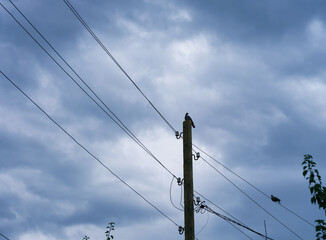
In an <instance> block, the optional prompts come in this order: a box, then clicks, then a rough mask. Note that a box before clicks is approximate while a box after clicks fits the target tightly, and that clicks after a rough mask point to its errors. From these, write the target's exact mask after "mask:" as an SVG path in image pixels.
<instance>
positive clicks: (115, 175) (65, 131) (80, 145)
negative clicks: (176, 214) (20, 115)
mask: <svg viewBox="0 0 326 240" xmlns="http://www.w3.org/2000/svg"><path fill="white" fill-rule="evenodd" d="M0 4H1V3H0ZM0 73H1V74H2V75H3V76H4V77H5V78H6V79H7V80H8V81H9V82H10V83H11V84H12V85H13V86H14V87H15V88H16V89H18V90H19V91H20V92H21V93H22V94H23V95H24V96H25V97H26V98H27V99H28V100H29V101H30V102H32V103H33V104H34V105H35V106H36V107H37V108H38V109H39V110H40V111H41V112H43V114H45V115H46V116H47V117H48V118H49V119H50V120H51V121H52V122H53V123H54V124H55V125H57V127H59V128H60V129H61V130H62V131H63V132H64V133H65V134H66V135H67V136H68V137H70V139H71V140H73V141H74V142H75V143H76V144H77V145H78V146H79V147H81V148H82V149H83V150H84V151H85V152H86V153H88V154H89V155H90V156H91V157H92V158H94V159H95V160H96V161H97V162H98V163H99V164H100V165H102V166H103V167H104V168H105V169H106V170H108V171H109V172H110V173H111V174H112V175H113V176H114V177H116V178H117V179H118V180H119V181H120V182H122V183H123V184H124V185H125V186H127V187H128V188H129V189H131V190H132V191H133V192H134V193H136V194H137V195H138V196H139V197H141V198H142V199H143V200H144V201H145V202H147V203H148V204H149V205H150V206H152V207H153V208H154V209H155V210H156V211H158V212H159V213H160V214H161V215H162V216H164V217H165V218H166V219H168V220H169V221H170V222H172V223H173V224H174V225H176V226H177V227H180V226H179V225H178V224H177V223H176V222H175V221H173V220H172V219H171V218H170V217H168V216H167V215H166V214H165V213H163V212H162V211H161V210H160V209H159V208H157V207H156V206H155V205H154V204H153V203H151V202H150V201H149V200H147V199H146V198H145V197H144V196H142V195H141V194H140V193H139V192H137V191H136V190H135V189H134V188H133V187H131V186H130V185H129V184H128V183H127V182H125V181H124V180H123V179H122V178H120V177H119V176H118V175H117V174H116V173H114V172H113V171H112V170H111V169H110V168H109V167H108V166H106V165H105V164H104V163H103V162H102V161H101V160H100V159H99V158H98V157H96V156H95V155H94V154H93V153H91V152H90V151H89V150H88V149H87V148H86V147H84V146H83V145H82V144H81V143H80V142H79V141H78V140H77V139H76V138H74V137H73V136H72V135H71V134H70V133H69V132H68V131H67V130H65V129H64V128H63V127H62V126H61V125H60V124H59V123H58V122H56V121H55V120H54V119H53V118H52V117H51V116H50V115H49V114H48V113H47V112H45V110H43V108H41V107H40V106H39V105H38V104H37V103H36V102H34V101H33V99H31V98H30V97H29V96H28V95H27V94H26V93H25V92H24V91H23V90H22V89H21V88H20V87H19V86H18V85H16V84H15V83H14V82H13V81H12V80H11V79H10V78H9V77H7V75H5V74H4V73H3V72H2V71H1V70H0Z"/></svg>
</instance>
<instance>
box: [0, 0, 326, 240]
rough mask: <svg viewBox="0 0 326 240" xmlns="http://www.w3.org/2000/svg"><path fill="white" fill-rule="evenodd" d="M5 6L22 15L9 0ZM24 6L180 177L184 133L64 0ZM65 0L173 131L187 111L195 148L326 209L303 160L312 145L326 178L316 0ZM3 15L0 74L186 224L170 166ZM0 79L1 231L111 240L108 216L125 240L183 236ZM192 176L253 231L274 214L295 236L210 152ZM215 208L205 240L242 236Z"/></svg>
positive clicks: (291, 199)
mask: <svg viewBox="0 0 326 240" xmlns="http://www.w3.org/2000/svg"><path fill="white" fill-rule="evenodd" d="M3 4H5V5H6V6H7V7H8V8H9V9H10V10H11V11H12V12H13V13H14V14H15V16H17V17H18V16H19V15H18V14H17V12H16V11H15V10H14V8H13V7H11V6H10V4H9V2H5V3H3ZM15 4H17V6H19V7H20V8H21V10H22V11H23V12H24V14H26V16H27V17H29V18H30V20H31V21H32V22H33V23H34V24H35V26H36V27H37V28H38V29H39V30H40V31H41V32H42V33H43V34H44V36H45V37H47V39H48V40H49V41H50V42H51V43H53V46H54V47H56V48H57V50H58V51H59V52H60V53H62V55H63V56H64V57H65V58H66V60H68V62H69V63H71V65H72V66H73V67H74V69H75V70H76V71H78V73H80V75H81V76H82V77H83V79H84V80H86V81H87V82H88V83H89V85H90V86H91V87H92V88H93V89H94V90H95V91H96V92H97V93H98V94H99V95H100V96H101V97H102V98H103V99H104V101H105V103H107V104H108V106H109V107H110V108H111V109H112V110H113V111H114V112H115V113H116V114H117V115H118V116H119V117H120V119H121V120H122V121H123V122H124V123H125V124H126V125H127V126H128V127H129V128H130V129H131V130H132V131H133V132H134V133H135V134H136V135H137V136H140V139H141V140H142V141H144V142H145V143H146V145H149V146H150V150H151V151H153V153H154V154H155V155H156V154H157V155H158V158H159V159H160V160H161V161H162V162H163V163H164V164H166V165H167V166H168V167H169V168H170V169H171V170H172V172H176V173H180V172H182V170H181V169H182V155H181V154H182V150H181V149H182V145H181V142H180V141H181V140H175V138H174V134H173V132H172V131H171V129H169V127H168V126H167V125H165V123H164V121H163V120H162V119H161V118H160V117H159V116H158V115H157V113H156V112H155V111H154V110H153V109H152V108H151V106H149V104H148V102H147V101H146V100H144V99H143V97H142V96H141V94H140V93H139V92H138V91H137V90H136V89H135V88H134V86H133V84H132V83H131V82H130V81H129V80H128V79H126V77H125V76H124V75H123V74H122V73H121V71H120V70H119V69H118V68H117V67H116V66H115V65H114V64H113V62H112V60H111V59H109V57H108V56H106V55H105V53H103V51H102V50H101V49H100V48H99V47H98V45H97V44H96V42H95V41H94V40H93V39H92V38H91V36H90V35H89V34H88V33H87V31H86V30H85V29H84V28H83V26H82V25H81V24H80V23H79V22H78V21H77V19H76V18H75V17H74V16H73V15H72V14H71V12H70V10H69V9H68V8H67V7H66V6H65V4H64V2H63V1H15ZM72 4H73V5H74V7H75V8H76V9H77V10H78V11H79V13H80V14H81V15H82V16H83V17H84V19H85V21H86V22H87V23H88V24H89V26H90V27H91V28H92V29H93V30H94V32H96V34H97V35H98V36H99V37H100V38H101V40H102V41H103V43H104V44H105V45H106V46H107V47H108V49H109V50H110V51H111V52H112V53H113V55H114V56H115V57H116V58H117V59H118V61H119V62H120V63H121V65H122V66H123V67H124V68H125V69H126V71H127V72H128V73H129V74H130V75H131V76H132V78H133V79H134V80H135V82H136V83H137V84H138V86H140V88H141V89H142V90H143V91H144V92H145V93H146V94H147V96H148V97H149V99H151V100H152V102H153V103H154V104H155V106H156V107H158V109H159V110H160V111H161V112H162V113H163V115H164V116H165V117H166V118H167V119H168V121H170V122H171V123H172V125H173V126H174V127H175V128H177V130H181V127H182V120H183V117H184V113H185V112H190V115H191V116H192V118H193V120H194V121H195V124H196V129H194V131H193V137H194V143H196V144H198V145H199V146H201V145H203V146H204V148H205V149H206V148H207V149H208V152H209V153H211V152H213V153H214V156H215V157H216V158H217V159H218V160H221V161H222V162H223V163H225V164H226V165H227V166H229V167H231V168H232V169H234V170H235V171H236V172H239V173H241V176H243V177H244V178H246V179H249V180H250V181H251V182H253V183H254V184H255V185H257V186H258V187H259V188H262V189H263V190H264V191H266V192H267V193H268V194H274V195H275V196H278V197H280V198H281V199H282V203H284V204H285V205H286V206H290V207H291V209H292V210H294V211H296V212H298V213H299V214H300V215H303V216H305V217H307V218H309V221H313V219H315V218H316V216H319V215H318V212H319V211H317V210H316V209H315V206H311V205H310V200H309V197H310V196H309V189H308V188H307V182H305V180H304V178H303V177H302V176H301V166H300V164H301V162H302V157H303V154H305V153H307V152H310V153H312V154H313V155H315V156H316V159H317V161H318V164H317V166H318V167H319V168H320V172H321V174H322V176H325V174H324V172H325V163H324V162H323V158H324V157H325V150H324V147H323V142H324V141H323V139H324V135H325V128H324V124H323V122H324V120H325V114H324V112H325V110H326V106H325V101H324V96H325V94H326V91H325V89H326V88H325V85H324V82H325V81H324V75H325V71H324V66H323V65H324V64H323V62H324V53H325V48H324V47H323V46H324V43H325V36H326V34H325V33H326V27H325V21H324V20H325V14H324V10H325V4H324V3H323V2H322V1H316V2H314V3H313V4H312V3H311V2H307V1H295V2H294V1H264V2H258V1H214V2H212V1H205V2H203V1H182V2H180V1H178V2H176V1H162V2H161V1H141V2H140V1H123V3H122V2H121V1H100V0H96V1H92V3H90V2H89V1H72ZM0 10H1V11H0V19H1V22H0V25H1V29H0V31H1V33H0V50H1V54H2V57H1V59H0V66H1V70H2V71H4V72H6V73H7V74H8V76H9V77H11V78H12V79H13V80H14V81H15V82H17V83H18V84H19V85H20V86H21V87H22V88H23V89H24V90H25V91H26V92H27V93H28V94H29V95H31V97H32V98H33V99H34V100H35V101H36V102H37V103H39V104H40V106H42V107H43V108H44V110H46V111H47V112H49V114H50V115H51V116H53V117H54V118H55V119H56V120H57V121H58V122H59V123H60V124H62V126H63V127H64V128H65V129H67V130H68V131H69V132H70V133H71V134H72V135H73V136H75V137H76V138H77V139H78V140H79V141H80V142H81V143H82V144H84V145H85V147H87V149H89V150H90V151H91V152H92V153H94V154H95V155H96V156H98V157H99V158H100V159H101V160H103V161H104V162H105V163H106V164H108V166H109V167H111V168H112V170H114V171H115V172H116V173H117V174H118V175H119V176H121V177H122V178H123V179H125V180H126V181H127V182H128V183H130V184H131V185H132V186H133V187H134V188H135V189H137V190H138V191H139V192H140V193H141V194H143V195H144V196H146V198H147V199H149V200H150V201H151V202H153V203H154V204H155V205H156V206H158V207H159V209H161V210H163V212H164V213H166V214H167V215H168V216H169V217H171V218H172V219H174V220H175V221H177V222H178V224H179V223H180V224H181V225H182V222H183V220H182V217H183V213H182V212H179V211H177V210H175V209H174V208H173V207H172V206H171V204H170V202H169V186H170V185H169V184H170V181H171V179H170V175H169V174H168V173H166V172H165V171H164V169H162V168H161V166H160V165H159V164H158V163H157V162H155V160H153V159H151V158H150V157H148V156H147V155H146V154H144V151H143V150H142V149H139V147H138V146H137V145H136V144H134V142H133V141H132V140H131V139H130V138H129V137H128V136H127V135H125V133H124V132H123V131H122V130H121V129H119V128H117V127H116V125H115V124H114V123H113V122H112V121H111V120H110V119H109V118H108V117H107V116H106V115H105V114H104V113H103V112H102V111H101V110H100V109H98V107H97V106H96V105H95V104H94V103H93V102H91V101H90V100H89V98H88V97H87V96H85V94H84V93H83V92H82V91H81V90H80V89H78V88H77V87H76V86H75V84H74V83H73V82H71V80H70V79H69V77H67V76H66V75H65V74H64V73H63V72H62V71H61V70H60V69H59V68H58V67H57V66H56V64H54V63H53V62H52V60H51V59H50V58H49V57H48V56H47V55H46V54H45V53H44V52H43V51H42V50H41V49H39V47H38V46H37V45H36V44H35V43H34V42H33V41H32V40H31V39H30V38H29V36H27V35H26V33H24V31H23V30H22V29H20V27H19V26H18V25H17V24H16V23H15V22H14V21H13V20H12V18H11V17H10V16H9V15H8V14H7V13H6V12H5V11H3V9H0ZM18 19H19V20H20V21H22V22H24V21H23V19H22V18H21V17H18ZM24 26H28V25H27V24H26V23H24ZM28 29H29V30H31V28H30V27H28ZM31 32H33V31H31ZM33 34H34V32H33ZM35 36H36V35H35ZM38 39H39V37H38ZM40 42H41V43H42V44H43V41H40ZM46 48H47V49H49V48H48V47H47V46H46ZM51 53H52V51H51ZM56 59H57V57H56ZM60 63H61V61H60ZM69 72H70V71H69ZM0 78H1V81H0V113H1V118H0V121H1V122H0V123H1V125H0V144H1V148H0V154H1V159H0V164H1V168H0V180H1V181H0V184H1V188H0V203H1V206H4V208H1V209H0V212H1V213H2V214H1V216H0V232H2V233H4V234H6V235H8V236H9V237H10V238H17V239H21V240H30V239H36V238H37V237H38V238H39V239H42V240H43V239H44V240H52V239H57V238H69V239H74V240H75V239H76V240H77V239H81V238H82V237H83V236H84V235H85V234H89V235H91V236H92V234H102V235H103V232H104V228H105V227H103V229H100V228H101V226H105V224H106V223H107V222H108V221H115V222H116V223H117V224H118V226H117V232H118V231H119V230H120V231H119V232H118V233H117V234H119V233H120V234H121V236H124V237H125V238H126V239H129V238H131V237H135V236H140V235H141V236H142V237H143V239H153V238H155V239H160V238H163V237H164V238H166V236H169V238H171V239H181V238H183V236H179V235H178V232H177V229H176V227H175V225H174V224H171V222H170V221H169V220H167V219H166V218H164V217H163V216H162V215H160V214H159V213H158V212H157V211H156V210H155V209H153V208H152V207H151V206H149V205H148V204H147V203H146V202H144V201H143V200H142V199H140V198H139V197H138V196H137V195H136V194H134V193H133V192H132V191H130V189H128V188H127V187H126V186H124V185H123V184H122V183H121V182H119V181H118V180H117V179H115V178H114V177H113V176H112V175H111V174H109V172H107V171H106V170H105V169H103V168H102V167H101V166H100V165H99V164H98V163H97V162H96V161H94V159H92V157H90V156H89V155H88V154H87V153H85V152H84V151H83V150H81V148H80V147H79V146H77V145H75V143H74V142H72V141H71V139H69V137H68V136H66V135H65V134H64V133H63V132H62V131H61V130H59V129H58V128H57V126H55V125H54V124H53V123H52V122H50V121H49V120H48V119H47V118H46V117H45V116H44V115H43V114H42V113H41V112H40V111H39V110H38V109H36V108H35V106H33V105H32V104H31V103H30V102H28V100H27V99H26V98H24V97H23V96H22V95H21V94H20V93H19V92H18V91H17V90H16V89H14V88H13V87H12V86H11V85H10V83H8V82H7V81H6V80H5V79H4V78H3V77H2V76H0ZM76 79H77V78H76ZM87 91H88V90H87ZM174 141H179V142H177V143H176V142H174ZM179 144H180V146H179ZM152 149H153V150H152ZM214 164H215V163H214ZM214 166H215V165H214ZM216 166H217V167H219V165H216ZM222 171H224V170H223V169H222ZM226 172H227V171H226ZM176 173H175V174H176ZM223 173H225V172H223ZM225 174H226V175H227V176H228V177H230V178H231V179H232V180H233V181H235V183H236V184H238V185H239V186H241V187H242V188H243V189H245V191H247V192H248V193H249V194H250V195H251V196H253V197H254V198H255V199H257V201H259V202H261V203H262V204H263V205H264V206H265V207H266V208H268V209H269V210H271V211H272V212H273V213H275V214H276V215H277V216H279V217H281V218H282V221H283V220H284V222H289V224H290V226H291V228H293V229H296V230H298V233H299V234H300V235H302V236H303V238H304V239H309V238H311V236H312V235H313V228H311V229H310V230H307V231H306V230H305V229H306V227H307V226H305V225H304V223H302V222H300V221H301V220H298V219H295V218H294V217H293V216H289V215H286V214H285V213H284V211H282V209H280V208H278V206H277V205H275V204H274V203H273V202H271V201H270V199H266V198H265V196H260V195H259V194H260V193H257V192H255V191H254V190H253V189H251V188H250V187H249V186H247V185H246V184H244V183H243V182H241V181H239V179H237V178H235V177H234V176H233V175H232V174H230V173H228V172H227V173H225ZM177 175H179V174H177ZM167 176H168V177H167ZM195 176H196V179H195V182H196V189H197V190H199V191H200V192H202V191H203V192H204V193H205V194H207V195H208V196H209V198H210V199H212V200H213V201H216V203H217V204H218V205H220V206H221V207H224V208H226V210H228V211H230V212H232V214H234V215H235V216H236V217H239V218H240V219H241V220H243V221H244V222H245V223H247V224H248V225H249V226H251V227H255V228H256V229H257V230H258V231H260V232H264V229H263V220H264V219H267V222H268V232H269V233H271V236H273V237H275V238H284V239H285V238H287V239H289V238H290V239H292V238H293V237H294V236H293V235H291V233H289V232H287V231H286V229H284V228H283V227H282V226H280V225H278V223H277V222H276V221H275V220H274V219H272V218H271V217H270V216H268V214H266V213H264V212H263V211H261V210H257V207H256V206H255V204H253V203H252V202H251V201H250V200H249V199H248V198H246V197H245V196H244V195H243V194H241V192H239V191H238V190H237V189H236V188H234V187H233V186H231V185H230V183H229V182H228V181H227V180H225V179H224V178H223V177H221V176H220V175H219V174H218V173H217V172H216V171H214V170H213V169H211V168H209V167H207V165H205V164H204V163H203V162H202V161H197V162H196V165H195ZM167 178H168V179H167ZM177 187H178V186H176V185H175V186H173V189H174V190H173V191H172V198H173V199H174V201H175V202H176V203H178V202H179V201H180V191H179V190H180V189H179V188H177ZM298 199H299V200H298ZM313 209H315V210H313ZM210 218H211V220H210V221H209V224H208V227H207V228H206V229H205V230H204V231H203V232H202V233H201V234H200V235H198V238H199V239H211V238H214V236H216V234H217V233H218V234H220V235H221V237H223V238H229V239H232V238H236V239H238V238H239V236H241V237H242V236H243V235H241V233H239V232H237V231H235V230H234V229H233V228H232V227H230V228H229V229H227V228H226V226H228V225H227V223H225V222H223V221H221V220H220V219H218V218H215V217H214V216H211V217H210ZM196 219H200V220H199V222H198V224H197V225H196V229H197V230H198V229H199V228H200V226H203V225H204V223H205V221H206V218H203V217H202V216H198V215H196ZM1 226H4V229H2V228H1ZM85 226H88V227H89V229H92V231H91V232H87V231H88V230H89V229H88V228H86V227H85ZM149 226H150V227H149ZM149 228H153V229H149ZM163 230H164V234H161V231H163ZM157 232H160V236H157ZM46 234H47V235H46ZM102 235H101V236H102Z"/></svg>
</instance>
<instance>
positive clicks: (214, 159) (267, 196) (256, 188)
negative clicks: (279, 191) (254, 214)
mask: <svg viewBox="0 0 326 240" xmlns="http://www.w3.org/2000/svg"><path fill="white" fill-rule="evenodd" d="M193 146H194V147H195V148H196V149H198V150H199V151H201V152H202V153H204V154H205V155H206V156H207V157H209V158H210V159H212V160H213V161H214V162H216V163H218V164H219V165H221V166H222V167H223V168H225V169H226V170H228V171H229V172H231V173H232V174H233V175H235V176H236V177H238V178H239V179H241V180H242V181H244V182H245V183H247V184H248V185H249V186H251V187H252V188H254V189H255V190H257V191H258V192H260V193H261V194H262V195H264V196H265V197H266V198H268V199H269V200H271V198H270V195H268V194H266V193H265V192H263V191H262V190H260V189H259V188H258V187H256V186H255V185H253V184H252V183H250V182H249V181H247V180H246V179H244V178H243V177H241V176H240V175H239V174H237V173H236V172H234V171H232V170H231V169H230V168H228V167H227V166H225V165H224V164H223V163H221V162H220V161H218V160H217V159H216V158H214V157H212V156H211V155H210V154H208V153H207V152H205V151H204V150H202V149H200V148H199V147H198V146H196V145H195V144H193ZM279 205H280V206H281V207H283V208H284V209H285V210H287V211H288V212H290V213H292V214H293V215H295V216H296V217H298V218H300V219H301V220H302V221H304V222H306V223H307V224H309V225H311V226H313V227H315V225H313V224H312V223H311V222H309V221H308V220H306V219H304V218H303V217H301V216H300V215H298V214H297V213H295V212H294V211H292V210H290V209H289V208H287V207H285V206H284V205H283V204H279Z"/></svg>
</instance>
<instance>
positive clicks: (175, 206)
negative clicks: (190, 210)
mask: <svg viewBox="0 0 326 240" xmlns="http://www.w3.org/2000/svg"><path fill="white" fill-rule="evenodd" d="M173 180H174V177H172V181H171V184H170V202H171V204H172V205H173V207H174V208H176V209H178V210H179V211H182V212H183V211H184V210H183V209H181V208H178V207H177V206H175V205H174V203H173V201H172V184H173Z"/></svg>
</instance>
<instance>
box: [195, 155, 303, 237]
mask: <svg viewBox="0 0 326 240" xmlns="http://www.w3.org/2000/svg"><path fill="white" fill-rule="evenodd" d="M201 158H202V159H203V161H204V162H206V163H207V164H208V165H209V166H211V167H212V168H213V169H214V170H215V171H216V172H217V173H219V174H220V175H221V176H222V177H223V178H225V179H226V180H227V181H228V182H229V183H231V184H232V185H233V186H234V187H235V188H237V189H238V190H239V191H240V192H241V193H243V194H244V195H245V196H246V197H247V198H249V199H250V200H251V201H252V202H254V203H255V204H256V205H257V206H258V207H260V208H261V209H262V210H264V211H265V212H266V213H267V214H268V215H270V216H271V217H272V218H274V219H275V220H276V221H277V222H279V223H280V224H281V225H282V226H283V227H285V228H286V229H287V230H289V231H290V232H292V233H293V234H294V235H295V236H296V237H298V238H300V239H302V240H303V238H302V237H300V236H299V235H298V234H297V233H296V232H294V231H293V230H291V229H290V228H289V227H288V226H286V225H285V224H284V223H283V222H281V221H280V220H279V219H278V218H276V217H275V216H274V215H273V214H271V213H270V212H269V211H267V210H266V209H265V208H264V207H263V206H261V205H260V204H259V203H258V202H256V201H255V200H254V199H253V198H252V197H250V196H249V195H248V194H247V193H245V192H244V191H243V190H242V189H241V188H239V187H238V186H237V185H236V184H235V183H233V182H232V181H231V180H230V179H228V178H227V177H226V176H225V175H224V174H222V173H221V172H220V171H219V170H217V169H216V168H215V167H214V166H213V165H212V164H210V163H209V162H208V161H206V160H205V159H204V158H203V157H201Z"/></svg>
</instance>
